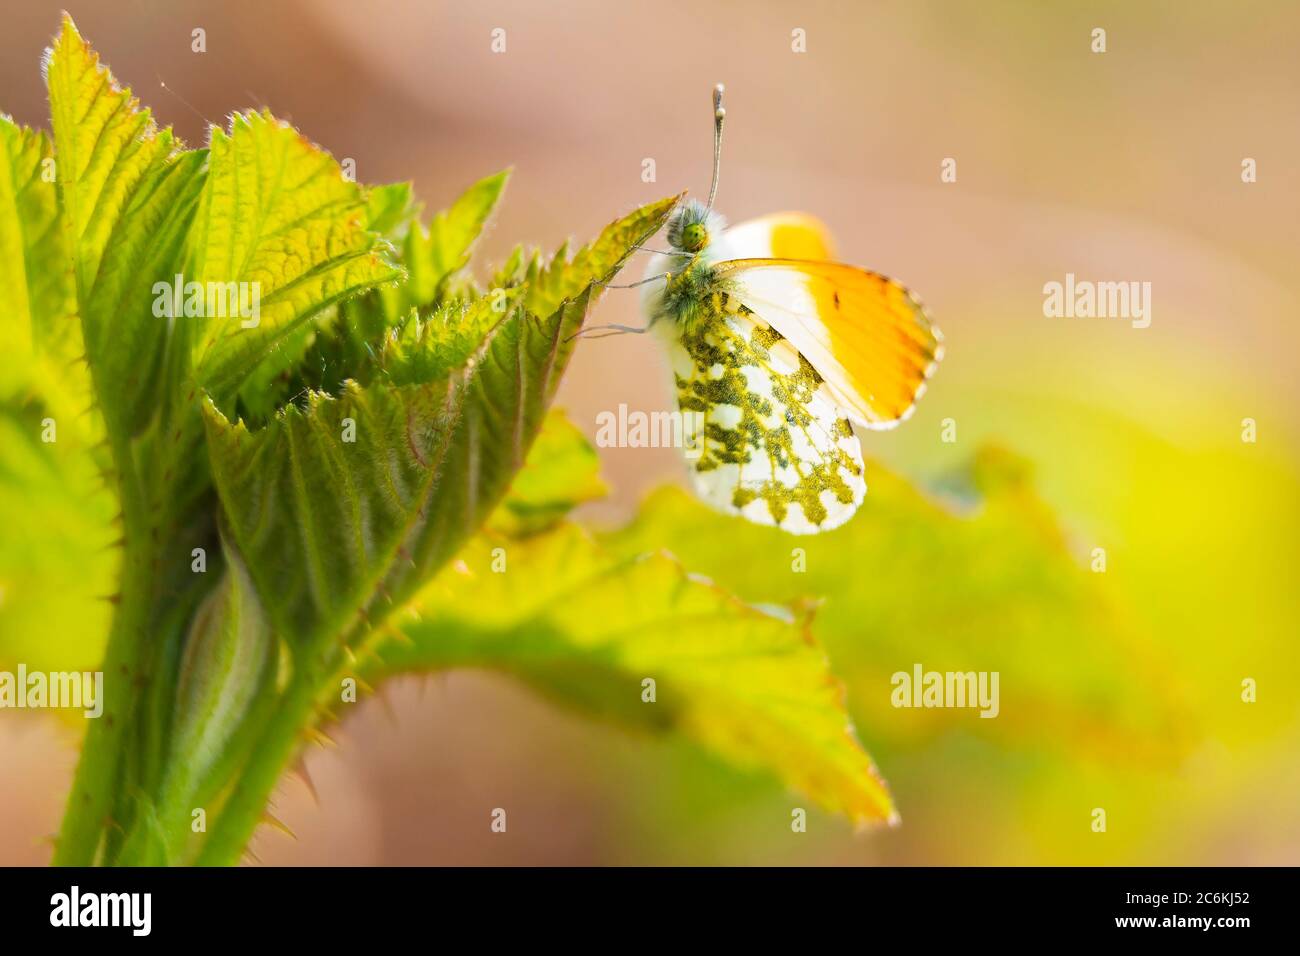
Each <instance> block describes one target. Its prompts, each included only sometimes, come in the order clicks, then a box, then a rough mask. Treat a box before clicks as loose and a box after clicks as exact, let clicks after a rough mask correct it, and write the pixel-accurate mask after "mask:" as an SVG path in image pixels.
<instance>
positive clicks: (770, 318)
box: [715, 258, 943, 429]
mask: <svg viewBox="0 0 1300 956" xmlns="http://www.w3.org/2000/svg"><path fill="white" fill-rule="evenodd" d="M715 268H716V270H717V274H718V276H719V278H720V279H722V280H724V281H726V282H728V283H729V284H730V285H731V287H732V288H734V289H735V294H736V295H737V297H738V298H739V299H740V301H741V302H743V303H744V304H745V305H746V306H748V307H749V308H750V309H752V310H753V311H754V312H755V313H756V314H757V315H758V316H759V317H760V318H761V319H763V320H764V321H766V322H767V323H769V324H770V325H771V326H772V328H774V329H775V330H776V331H777V332H779V333H780V334H781V335H782V336H783V337H784V338H785V339H787V340H788V341H789V342H790V344H791V345H792V346H793V347H794V348H795V349H796V350H797V351H798V352H799V353H801V354H802V355H803V356H804V357H805V358H806V359H807V360H808V361H809V363H811V365H812V367H813V368H815V369H816V370H817V372H818V373H819V374H820V376H821V377H822V378H823V379H824V380H825V387H826V390H827V392H828V393H829V395H830V397H831V399H832V400H833V401H834V402H835V404H837V405H838V406H839V407H840V408H842V409H844V411H845V413H846V414H848V415H849V416H850V417H852V418H853V419H854V420H855V421H858V422H861V423H862V424H863V425H865V426H866V427H868V428H877V429H879V428H892V427H894V426H895V425H897V424H898V423H899V422H900V421H903V420H904V419H906V418H907V417H908V416H909V415H910V414H911V413H912V410H913V408H914V407H915V404H916V401H917V399H919V398H920V397H921V395H922V394H924V392H925V383H926V379H928V378H929V377H930V375H931V373H932V372H933V371H934V368H935V366H936V365H937V364H938V362H939V360H940V359H941V358H942V357H943V336H942V335H941V334H940V333H939V330H938V329H937V328H935V327H934V326H933V325H932V324H931V322H930V318H929V316H928V315H927V314H926V311H925V308H924V307H923V306H922V305H921V303H919V302H918V301H917V300H916V299H915V298H914V297H913V296H912V294H911V293H910V292H909V291H908V290H907V289H906V288H904V287H903V286H902V285H900V284H899V283H897V282H895V281H893V280H892V279H888V278H886V277H885V276H882V275H878V274H877V273H874V272H868V271H867V270H865V269H858V268H856V267H854V266H847V265H841V264H839V263H835V262H824V261H811V260H804V259H774V258H752V259H732V260H728V261H725V262H720V263H718V264H717V266H716V267H715Z"/></svg>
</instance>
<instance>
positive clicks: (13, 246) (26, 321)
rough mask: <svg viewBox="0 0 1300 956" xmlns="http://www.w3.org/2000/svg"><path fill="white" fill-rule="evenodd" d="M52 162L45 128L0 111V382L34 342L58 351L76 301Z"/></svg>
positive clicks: (10, 381)
mask: <svg viewBox="0 0 1300 956" xmlns="http://www.w3.org/2000/svg"><path fill="white" fill-rule="evenodd" d="M53 162H54V150H53V145H52V144H51V142H50V139H49V137H48V136H46V135H45V134H44V133H41V132H37V131H35V130H30V129H28V128H26V127H24V126H18V125H17V124H15V123H14V122H13V121H12V120H10V119H9V118H8V117H6V116H0V361H5V362H6V366H5V370H6V374H5V375H4V376H3V377H0V388H9V387H12V386H13V385H15V384H17V381H18V378H17V376H19V375H22V374H23V372H24V366H25V365H26V364H27V362H29V361H30V360H31V358H32V357H33V356H34V355H35V354H36V353H37V352H38V351H39V350H40V347H41V346H44V348H45V349H54V350H55V351H56V353H59V354H66V345H67V341H68V340H69V339H70V338H72V336H71V335H70V334H69V333H70V332H71V331H72V330H73V326H74V323H73V316H74V314H75V312H76V301H75V298H74V294H73V289H72V283H71V281H70V280H71V276H70V275H69V273H68V269H67V261H68V248H67V234H66V233H65V232H64V230H63V227H62V223H61V222H60V220H59V209H58V193H57V190H56V188H55V185H54V181H53V176H52V173H53V171H54V166H53ZM11 361H12V362H13V368H12V370H10V369H9V365H8V363H9V362H11Z"/></svg>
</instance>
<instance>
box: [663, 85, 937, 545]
mask: <svg viewBox="0 0 1300 956" xmlns="http://www.w3.org/2000/svg"><path fill="white" fill-rule="evenodd" d="M721 97H722V88H721V87H720V86H719V87H718V89H717V90H716V91H715V93H714V108H715V114H716V125H715V127H714V129H715V138H714V180H713V185H712V188H711V189H710V197H709V203H708V204H707V205H705V204H702V203H699V202H694V201H692V202H688V203H685V204H683V205H682V206H681V207H680V208H679V209H678V211H677V212H676V213H675V214H674V215H673V217H672V218H671V219H670V220H669V223H668V229H667V237H668V243H669V245H670V246H671V247H672V248H671V251H670V252H662V253H656V254H655V255H654V256H652V258H651V261H650V263H649V264H648V268H647V278H646V279H644V280H643V281H642V283H638V284H641V285H643V286H644V287H645V290H646V291H645V294H644V296H643V305H644V307H645V310H646V312H647V314H648V316H649V325H648V328H649V329H653V330H655V331H657V332H659V333H661V334H662V335H663V336H664V338H665V339H666V342H667V346H668V351H669V355H670V357H671V361H672V367H673V375H674V383H675V387H676V393H677V403H678V406H679V408H680V410H681V412H682V413H683V415H682V418H683V423H684V438H685V447H686V448H688V449H689V450H690V452H691V453H690V454H688V456H687V458H688V462H689V465H690V469H691V476H692V480H693V483H694V485H695V489H696V492H697V493H698V494H699V495H700V497H702V498H703V499H704V500H705V501H707V502H709V503H710V504H712V505H713V506H715V507H717V508H719V509H721V510H723V511H727V512H730V513H733V514H738V515H740V516H742V517H744V518H746V519H748V520H750V521H754V522H758V523H760V524H770V525H775V526H777V527H779V528H782V529H784V530H786V531H790V532H794V533H796V534H809V533H815V532H818V531H826V530H829V529H831V528H835V527H838V526H839V525H841V524H843V523H844V522H845V521H847V520H848V519H849V518H851V517H852V516H853V513H854V512H855V511H856V510H857V508H858V506H859V505H860V504H861V503H862V500H863V498H864V496H865V495H866V490H867V484H866V468H865V465H864V464H863V460H862V449H861V446H860V444H859V442H858V438H857V436H856V435H855V434H854V431H853V426H852V424H851V422H856V423H857V424H859V425H861V426H863V427H865V428H868V429H887V428H893V427H894V426H896V425H898V424H899V423H900V422H902V421H904V420H906V419H907V418H908V417H909V416H910V415H911V413H912V411H913V409H914V408H915V404H916V401H917V400H918V399H919V398H920V397H921V395H922V394H923V393H924V391H925V386H926V381H927V380H928V378H929V377H930V375H931V374H932V373H933V371H934V369H935V366H936V365H937V364H938V362H939V360H940V359H941V358H942V356H943V345H942V336H941V335H940V334H939V330H938V329H936V328H935V327H934V326H933V325H932V324H931V322H930V319H929V316H928V315H927V314H926V312H925V309H924V308H923V307H922V306H921V304H920V303H919V302H918V301H917V300H916V299H915V297H913V296H912V294H911V293H910V292H909V291H908V290H907V289H905V288H904V287H903V286H902V285H900V284H899V283H897V282H894V281H893V280H892V279H888V278H886V277H885V276H882V275H879V274H877V273H874V272H869V271H867V270H865V269H859V268H856V267H854V266H848V265H843V264H841V263H838V262H835V261H833V258H832V257H833V255H834V252H833V249H832V243H831V240H830V236H829V233H828V232H827V230H826V228H825V227H824V226H823V225H822V224H821V223H820V222H818V221H817V220H815V219H813V218H812V217H810V216H806V215H803V214H801V213H780V214H776V215H771V216H764V217H762V218H760V219H755V220H752V221H750V222H747V223H742V224H741V225H739V226H736V227H734V228H731V229H727V228H725V226H724V224H723V222H722V219H721V217H720V216H718V214H717V213H715V212H713V211H712V205H713V195H714V193H715V192H716V190H717V172H718V165H719V163H718V158H719V151H720V148H721V138H722V121H723V118H724V116H725V115H726V114H725V111H724V110H723V109H722V107H721ZM659 280H662V282H660V281H659Z"/></svg>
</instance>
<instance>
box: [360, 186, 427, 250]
mask: <svg viewBox="0 0 1300 956" xmlns="http://www.w3.org/2000/svg"><path fill="white" fill-rule="evenodd" d="M414 215H415V206H414V205H413V199H412V193H411V184H410V183H388V184H387V185H383V186H371V187H370V188H369V189H368V190H366V219H367V223H366V228H367V229H369V230H370V231H371V232H375V233H378V234H379V235H381V236H385V237H388V236H395V235H396V233H397V232H398V230H399V229H401V228H402V227H403V226H405V225H407V224H408V223H409V221H410V219H411V217H412V216H414Z"/></svg>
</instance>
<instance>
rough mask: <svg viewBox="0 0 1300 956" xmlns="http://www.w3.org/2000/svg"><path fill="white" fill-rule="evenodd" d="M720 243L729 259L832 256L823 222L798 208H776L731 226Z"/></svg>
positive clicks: (828, 233) (830, 241) (831, 241)
mask: <svg viewBox="0 0 1300 956" xmlns="http://www.w3.org/2000/svg"><path fill="white" fill-rule="evenodd" d="M720 247H721V250H722V251H723V252H725V258H728V259H834V258H835V242H834V240H833V239H831V233H830V230H829V229H827V228H826V224H825V223H823V222H822V221H821V220H820V219H817V218H815V217H813V216H809V215H807V214H805V213H801V212H776V213H772V214H771V215H769V216H760V217H758V218H757V219H750V220H747V221H745V222H742V223H739V224H737V225H735V226H731V227H729V228H728V229H726V230H725V231H724V232H723V234H722V242H721V244H720Z"/></svg>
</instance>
